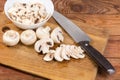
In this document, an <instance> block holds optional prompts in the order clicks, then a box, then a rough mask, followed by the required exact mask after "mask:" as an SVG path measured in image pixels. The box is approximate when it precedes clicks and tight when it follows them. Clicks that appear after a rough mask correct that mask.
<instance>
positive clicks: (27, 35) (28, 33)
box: [20, 30, 37, 45]
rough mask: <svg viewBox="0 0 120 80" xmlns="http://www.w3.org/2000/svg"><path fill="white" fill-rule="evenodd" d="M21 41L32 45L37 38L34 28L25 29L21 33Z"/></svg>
mask: <svg viewBox="0 0 120 80" xmlns="http://www.w3.org/2000/svg"><path fill="white" fill-rule="evenodd" d="M20 37H21V42H22V43H23V44H25V45H32V44H33V43H35V41H36V40H37V37H36V34H35V32H34V31H33V30H25V31H23V32H22V33H21V36H20Z"/></svg>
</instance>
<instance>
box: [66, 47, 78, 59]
mask: <svg viewBox="0 0 120 80" xmlns="http://www.w3.org/2000/svg"><path fill="white" fill-rule="evenodd" d="M66 52H67V53H69V55H70V56H71V57H72V58H75V59H79V57H78V56H77V55H76V54H75V51H74V48H73V47H72V46H71V45H67V46H66Z"/></svg>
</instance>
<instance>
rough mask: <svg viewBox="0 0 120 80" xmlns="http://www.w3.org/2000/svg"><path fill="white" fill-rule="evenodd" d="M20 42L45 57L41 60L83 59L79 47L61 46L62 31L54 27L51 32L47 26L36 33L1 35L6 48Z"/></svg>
mask: <svg viewBox="0 0 120 80" xmlns="http://www.w3.org/2000/svg"><path fill="white" fill-rule="evenodd" d="M19 41H21V42H22V43H23V44H24V45H34V49H35V51H36V52H37V53H42V54H44V55H45V56H44V57H43V60H45V61H52V60H53V59H55V60H56V61H59V62H62V61H63V60H70V58H75V59H80V58H84V57H85V54H84V51H83V50H82V49H81V47H80V46H76V45H67V44H63V43H62V42H63V41H64V36H63V32H62V29H61V28H60V27H56V28H54V29H53V30H51V28H50V27H49V26H46V27H39V28H37V29H36V32H35V31H33V30H25V31H23V32H22V33H21V34H19V33H18V32H17V31H15V30H8V31H6V32H5V33H4V34H3V42H4V43H5V44H6V45H8V46H15V45H17V44H18V43H19ZM55 44H59V46H58V47H56V49H53V47H54V45H55Z"/></svg>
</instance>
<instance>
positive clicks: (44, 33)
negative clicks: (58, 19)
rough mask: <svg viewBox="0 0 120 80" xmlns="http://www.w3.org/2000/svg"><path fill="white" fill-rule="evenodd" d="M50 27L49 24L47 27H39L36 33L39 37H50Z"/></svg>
mask: <svg viewBox="0 0 120 80" xmlns="http://www.w3.org/2000/svg"><path fill="white" fill-rule="evenodd" d="M50 30H51V29H50V27H49V26H47V27H46V28H43V27H39V28H38V29H37V30H36V35H37V37H38V38H39V39H42V38H49V37H50Z"/></svg>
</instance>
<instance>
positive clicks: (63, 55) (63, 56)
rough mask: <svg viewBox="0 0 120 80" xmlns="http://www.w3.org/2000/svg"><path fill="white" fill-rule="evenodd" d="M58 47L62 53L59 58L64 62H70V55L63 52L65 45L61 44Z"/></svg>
mask: <svg viewBox="0 0 120 80" xmlns="http://www.w3.org/2000/svg"><path fill="white" fill-rule="evenodd" d="M60 47H61V48H62V52H61V57H62V58H63V59H65V60H70V55H69V53H68V52H67V51H66V50H65V48H66V45H64V44H61V45H60Z"/></svg>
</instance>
